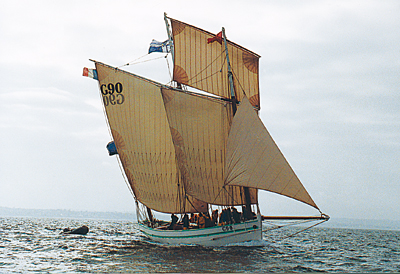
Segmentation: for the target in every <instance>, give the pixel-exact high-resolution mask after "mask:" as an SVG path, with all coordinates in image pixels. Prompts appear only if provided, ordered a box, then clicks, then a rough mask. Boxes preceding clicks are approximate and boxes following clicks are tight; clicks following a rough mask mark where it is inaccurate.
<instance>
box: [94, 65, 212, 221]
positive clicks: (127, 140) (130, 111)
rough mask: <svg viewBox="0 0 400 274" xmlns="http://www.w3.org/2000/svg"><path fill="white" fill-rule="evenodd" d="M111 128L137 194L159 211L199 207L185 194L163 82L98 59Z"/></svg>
mask: <svg viewBox="0 0 400 274" xmlns="http://www.w3.org/2000/svg"><path fill="white" fill-rule="evenodd" d="M96 69H97V73H98V80H99V86H100V91H101V94H102V99H103V104H104V107H105V111H106V114H107V118H108V123H109V126H110V129H111V133H112V136H113V139H114V142H115V144H116V147H117V150H118V154H119V157H120V160H121V162H122V165H123V168H124V171H125V174H126V177H127V178H128V180H129V183H130V186H131V187H132V190H133V192H134V194H135V196H136V198H137V199H138V200H139V201H140V202H141V203H143V204H145V205H146V206H147V207H149V208H151V209H154V210H156V211H160V212H166V213H181V212H196V211H197V210H196V209H195V208H194V206H196V207H197V208H204V207H205V208H207V204H206V203H204V202H200V201H195V200H194V199H192V201H191V203H188V202H187V201H186V199H185V194H184V189H183V184H182V183H180V180H181V179H180V177H181V175H180V171H179V169H178V166H177V162H176V157H175V148H174V145H173V142H172V138H171V132H170V128H169V125H168V121H167V116H166V113H165V109H164V103H163V99H162V96H161V92H160V86H159V85H157V84H155V83H154V82H151V81H150V80H146V79H144V78H141V77H139V76H136V75H133V74H130V73H127V72H124V71H121V70H119V69H116V68H112V67H109V66H107V65H104V64H102V63H96Z"/></svg>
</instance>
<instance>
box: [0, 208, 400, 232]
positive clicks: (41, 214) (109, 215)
mask: <svg viewBox="0 0 400 274" xmlns="http://www.w3.org/2000/svg"><path fill="white" fill-rule="evenodd" d="M5 217H34V218H72V219H98V220H128V221H132V222H136V221H137V219H136V214H135V213H133V212H98V211H74V210H67V209H23V208H9V207H0V218H5ZM318 227H319V228H344V229H373V230H396V231H400V220H369V219H350V218H331V219H330V220H329V221H328V222H326V223H324V224H321V225H319V226H318Z"/></svg>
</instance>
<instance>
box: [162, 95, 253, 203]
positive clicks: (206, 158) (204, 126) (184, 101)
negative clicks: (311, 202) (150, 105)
mask: <svg viewBox="0 0 400 274" xmlns="http://www.w3.org/2000/svg"><path fill="white" fill-rule="evenodd" d="M162 94H163V99H164V104H165V109H166V112H167V116H168V121H169V125H170V127H171V134H172V139H173V141H174V145H175V151H176V153H177V161H178V165H179V168H180V171H181V173H182V178H183V181H184V185H185V190H186V192H187V193H188V194H189V195H191V196H193V197H196V198H197V199H200V200H202V201H205V202H207V203H210V204H216V205H243V204H244V197H243V196H242V195H241V192H242V191H241V190H242V187H237V186H225V185H224V173H225V172H224V169H225V152H226V143H227V140H228V133H229V129H230V125H231V119H232V107H231V103H230V102H227V101H223V100H220V99H216V98H210V97H205V96H198V95H195V94H192V93H185V92H182V91H177V90H173V89H167V88H163V89H162ZM251 196H252V199H251V202H252V203H257V191H256V189H252V191H251Z"/></svg>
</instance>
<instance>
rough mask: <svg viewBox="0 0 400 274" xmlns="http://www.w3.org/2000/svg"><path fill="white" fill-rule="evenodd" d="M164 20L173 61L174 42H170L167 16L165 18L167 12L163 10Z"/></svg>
mask: <svg viewBox="0 0 400 274" xmlns="http://www.w3.org/2000/svg"><path fill="white" fill-rule="evenodd" d="M164 21H165V27H166V28H167V34H168V40H169V48H170V51H171V54H172V62H174V60H175V58H174V56H175V54H174V44H173V43H172V36H171V32H170V29H169V23H168V18H167V13H166V12H164Z"/></svg>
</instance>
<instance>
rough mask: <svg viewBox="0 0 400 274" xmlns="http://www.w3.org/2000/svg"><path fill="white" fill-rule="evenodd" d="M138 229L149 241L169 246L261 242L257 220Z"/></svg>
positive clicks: (259, 218) (259, 223) (260, 223)
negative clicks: (185, 226)
mask: <svg viewBox="0 0 400 274" xmlns="http://www.w3.org/2000/svg"><path fill="white" fill-rule="evenodd" d="M139 229H140V231H142V232H143V233H144V234H145V235H146V236H147V237H149V238H150V239H151V240H153V241H156V242H159V243H163V244H171V245H180V244H194V245H202V246H224V245H228V244H234V243H241V242H247V241H261V239H262V233H261V232H262V221H261V216H260V215H258V216H257V219H254V220H250V221H246V222H244V223H238V224H230V225H224V226H214V227H208V228H202V229H189V230H161V229H157V228H151V227H148V226H146V225H144V224H139Z"/></svg>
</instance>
